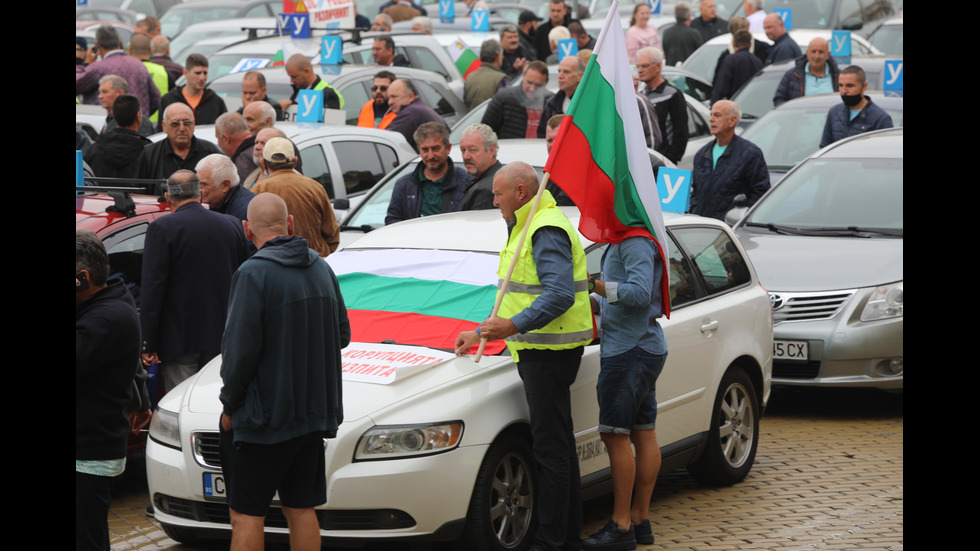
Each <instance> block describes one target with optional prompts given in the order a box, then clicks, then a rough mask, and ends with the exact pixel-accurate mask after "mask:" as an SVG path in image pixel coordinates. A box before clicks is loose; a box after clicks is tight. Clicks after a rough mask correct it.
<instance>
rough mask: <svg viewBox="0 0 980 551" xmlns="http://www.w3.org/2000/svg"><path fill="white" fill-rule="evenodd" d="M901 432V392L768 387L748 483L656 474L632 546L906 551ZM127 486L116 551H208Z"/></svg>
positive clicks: (595, 510) (602, 509)
mask: <svg viewBox="0 0 980 551" xmlns="http://www.w3.org/2000/svg"><path fill="white" fill-rule="evenodd" d="M903 427H904V420H903V397H902V395H901V394H886V393H884V392H878V391H871V390H851V389H822V390H820V391H814V390H788V389H780V390H777V391H776V392H774V394H773V399H772V401H771V403H770V408H769V410H768V411H767V412H766V415H765V417H764V418H763V419H762V430H761V432H762V437H761V440H760V445H759V450H758V453H757V455H756V459H755V466H754V467H753V468H752V472H751V473H749V476H748V478H746V480H745V481H744V482H742V483H741V484H737V485H735V486H732V487H726V488H703V487H699V486H697V485H696V484H695V483H694V481H693V479H691V478H690V477H689V476H688V475H687V473H686V472H685V471H675V472H673V473H667V474H664V475H662V476H661V477H660V479H659V480H658V482H657V488H656V490H655V492H654V496H653V502H652V504H651V507H650V511H651V513H650V520H651V522H652V523H653V529H654V534H655V535H656V543H655V544H654V545H641V546H639V549H648V550H649V549H655V550H659V549H672V550H684V551H687V550H692V551H693V550H697V551H708V550H710V551H719V550H742V549H776V550H799V551H803V550H841V551H844V550H855V549H870V550H889V551H894V550H900V549H903V542H904V536H903V516H904V515H903V499H904V482H903V479H904V475H903V465H904V452H903V446H904V435H903V432H904V428H903ZM130 486H131V487H127V488H122V489H121V490H120V491H119V492H118V494H119V497H117V498H115V499H114V500H113V504H112V510H111V513H110V516H109V528H110V531H111V533H112V535H111V538H112V549H113V551H124V550H126V551H129V550H150V549H154V550H155V549H168V550H173V551H178V550H181V551H191V550H199V549H213V548H214V547H198V546H193V547H191V546H183V545H179V544H177V543H175V542H174V541H173V540H171V539H169V538H167V537H166V535H165V534H164V533H163V530H161V529H160V527H159V525H157V524H155V523H154V522H153V521H152V519H148V518H147V517H146V514H145V512H144V510H145V509H146V506H147V505H148V504H149V497H148V495H147V492H146V487H145V484H143V485H139V484H132V485H130ZM611 508H612V500H611V496H609V497H603V498H599V499H595V500H592V501H589V502H587V503H586V504H585V527H584V529H583V536H585V535H588V534H590V533H592V532H594V531H595V530H598V529H599V528H600V527H601V526H602V525H603V524H604V523H605V522H606V520H608V518H609V514H610V512H611ZM226 546H227V544H224V547H226ZM220 547H222V546H219V547H218V548H220ZM403 547H404V546H399V545H387V546H380V547H378V548H377V549H385V550H394V549H401V548H403ZM268 548H269V549H275V548H273V547H268ZM372 548H373V546H372Z"/></svg>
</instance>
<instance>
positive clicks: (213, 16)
mask: <svg viewBox="0 0 980 551" xmlns="http://www.w3.org/2000/svg"><path fill="white" fill-rule="evenodd" d="M280 11H282V2H281V1H279V0H247V1H243V0H199V1H197V2H182V3H180V4H177V5H176V6H173V7H172V8H170V9H169V10H167V13H165V14H163V16H162V17H160V33H161V34H163V35H164V36H168V37H170V39H171V40H172V39H174V38H177V36H179V35H180V33H182V32H184V29H186V28H187V27H189V26H191V25H193V24H195V23H204V22H205V21H219V20H221V19H233V18H238V17H275V16H276V14H277V13H279V12H280Z"/></svg>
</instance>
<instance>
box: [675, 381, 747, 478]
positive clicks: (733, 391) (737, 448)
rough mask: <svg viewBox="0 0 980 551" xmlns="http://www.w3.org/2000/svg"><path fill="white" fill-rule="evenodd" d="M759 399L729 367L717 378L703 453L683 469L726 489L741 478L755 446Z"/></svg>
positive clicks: (744, 475)
mask: <svg viewBox="0 0 980 551" xmlns="http://www.w3.org/2000/svg"><path fill="white" fill-rule="evenodd" d="M761 413H762V411H761V410H760V409H759V399H758V396H757V395H756V393H755V386H754V385H753V384H752V379H750V378H749V376H748V374H747V373H745V371H744V370H743V369H742V368H740V367H736V366H732V367H730V368H729V369H728V372H726V373H725V376H724V377H722V379H721V384H720V385H719V386H718V395H717V396H715V402H714V408H713V409H712V414H711V427H710V429H709V430H708V440H707V443H706V447H705V450H704V452H703V453H702V454H701V457H699V458H698V460H697V461H695V462H694V463H691V464H690V465H688V466H687V470H688V472H690V473H691V476H693V477H694V479H695V480H697V481H698V482H699V483H701V484H704V485H710V486H730V485H732V484H736V483H738V482H741V481H742V480H744V479H745V477H746V475H748V474H749V470H750V469H752V463H753V462H754V461H755V452H756V448H758V447H759V416H760V415H761Z"/></svg>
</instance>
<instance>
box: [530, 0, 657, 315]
mask: <svg viewBox="0 0 980 551" xmlns="http://www.w3.org/2000/svg"><path fill="white" fill-rule="evenodd" d="M617 4H618V2H616V0H613V4H612V6H610V8H609V14H608V15H607V16H606V22H605V24H604V25H603V27H602V31H600V33H599V38H598V39H597V40H596V47H595V50H593V53H592V57H591V58H590V59H589V63H588V65H587V66H586V68H585V74H584V75H583V76H582V80H581V82H579V85H578V88H577V89H576V90H575V94H574V95H573V96H572V101H571V103H570V104H569V106H568V112H567V113H566V116H565V118H564V119H562V123H561V127H560V128H559V130H558V136H557V137H556V138H555V143H554V146H553V147H552V149H551V154H550V155H549V157H548V162H547V164H546V165H545V168H544V171H545V172H547V173H549V175H550V176H549V178H550V180H551V181H553V182H555V184H557V185H558V187H560V188H561V189H562V190H563V191H564V192H565V193H567V194H568V196H569V198H571V199H572V201H574V202H575V204H576V205H578V207H579V210H580V211H581V212H582V215H581V218H580V219H579V231H580V232H582V235H584V236H585V237H587V238H589V239H590V240H592V241H594V242H596V243H619V242H621V241H622V240H623V239H626V238H627V237H631V236H635V235H641V236H645V237H649V238H651V239H653V240H654V242H656V243H657V249H658V250H659V251H660V258H661V265H662V266H663V277H662V278H661V282H662V286H663V288H662V293H661V296H663V297H664V308H663V311H664V314H665V315H668V316H669V313H670V305H669V302H670V301H669V297H670V292H669V281H668V270H667V262H666V255H665V254H664V250H665V249H664V247H666V244H667V242H666V237H667V232H666V229H665V228H664V220H663V213H662V212H661V210H660V197H659V196H658V194H657V182H656V178H654V176H653V167H652V166H651V165H650V155H649V153H648V152H647V146H646V140H645V139H644V137H643V127H642V123H641V122H640V112H639V109H638V108H637V106H636V92H635V91H634V89H633V75H632V71H631V69H630V65H629V58H628V57H627V55H626V39H625V35H624V33H623V27H622V23H621V22H620V19H619V12H618V11H617V7H618V6H617Z"/></svg>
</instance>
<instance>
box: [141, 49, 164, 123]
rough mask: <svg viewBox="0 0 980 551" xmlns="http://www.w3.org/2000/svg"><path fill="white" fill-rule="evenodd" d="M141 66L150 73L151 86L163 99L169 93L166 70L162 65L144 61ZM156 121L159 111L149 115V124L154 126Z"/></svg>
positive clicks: (158, 117) (158, 118)
mask: <svg viewBox="0 0 980 551" xmlns="http://www.w3.org/2000/svg"><path fill="white" fill-rule="evenodd" d="M143 66H144V67H146V70H147V72H148V73H150V78H151V79H153V84H155V85H156V87H157V90H159V91H160V97H163V95H164V94H166V93H167V92H169V91H170V88H169V86H170V76H169V75H168V74H167V70H166V69H164V68H163V66H162V65H157V64H156V63H153V62H152V61H144V62H143ZM158 120H160V110H159V109H157V110H156V111H154V112H153V114H152V115H150V122H152V123H154V124H156V122H157V121H158Z"/></svg>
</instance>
